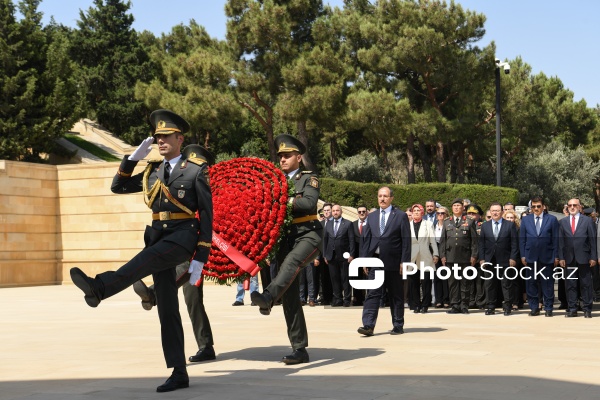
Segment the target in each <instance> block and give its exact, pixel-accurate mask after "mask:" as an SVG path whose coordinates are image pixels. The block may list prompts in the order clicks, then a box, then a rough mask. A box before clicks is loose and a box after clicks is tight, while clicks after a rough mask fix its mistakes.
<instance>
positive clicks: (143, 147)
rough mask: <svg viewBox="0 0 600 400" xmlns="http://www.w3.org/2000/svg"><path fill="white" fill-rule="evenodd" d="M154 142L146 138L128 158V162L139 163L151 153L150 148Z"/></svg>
mask: <svg viewBox="0 0 600 400" xmlns="http://www.w3.org/2000/svg"><path fill="white" fill-rule="evenodd" d="M152 142H154V138H153V137H148V138H146V139H144V141H143V142H142V143H141V144H140V145H139V146H138V147H137V149H135V151H134V152H133V154H132V155H130V156H129V161H140V160H142V159H144V157H146V156H147V155H148V154H150V152H151V151H152V147H151V146H150V145H151V144H152Z"/></svg>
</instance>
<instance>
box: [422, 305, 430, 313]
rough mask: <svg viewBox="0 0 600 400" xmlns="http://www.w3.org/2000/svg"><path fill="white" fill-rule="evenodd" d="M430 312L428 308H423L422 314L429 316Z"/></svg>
mask: <svg viewBox="0 0 600 400" xmlns="http://www.w3.org/2000/svg"><path fill="white" fill-rule="evenodd" d="M428 311H429V309H428V307H423V308H421V314H427V312H428Z"/></svg>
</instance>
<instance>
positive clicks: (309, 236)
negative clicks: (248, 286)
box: [250, 134, 323, 364]
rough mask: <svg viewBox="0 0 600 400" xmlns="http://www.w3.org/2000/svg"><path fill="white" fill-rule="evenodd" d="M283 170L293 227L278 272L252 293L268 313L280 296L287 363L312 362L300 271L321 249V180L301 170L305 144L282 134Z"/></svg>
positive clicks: (279, 139)
mask: <svg viewBox="0 0 600 400" xmlns="http://www.w3.org/2000/svg"><path fill="white" fill-rule="evenodd" d="M275 146H276V147H277V149H278V152H277V154H278V155H279V163H280V166H281V170H282V171H283V172H284V173H285V174H286V176H287V178H288V182H289V184H290V185H291V187H292V189H293V190H294V195H293V197H291V198H290V200H289V201H290V202H291V203H292V205H293V211H292V216H293V218H294V219H293V221H292V226H291V228H290V230H289V232H288V233H287V234H285V236H284V237H283V238H282V240H281V242H280V245H279V251H278V252H277V262H278V265H279V271H278V273H277V276H276V277H275V278H273V280H272V281H271V283H270V284H269V286H267V287H266V289H264V291H263V293H262V294H261V293H259V292H252V293H251V295H250V297H251V299H252V301H253V302H254V303H255V304H257V305H258V306H259V309H260V313H261V314H263V315H269V314H270V313H271V308H272V307H273V303H274V302H275V301H277V300H279V299H280V298H281V299H282V304H283V314H284V315H285V322H286V325H287V330H288V337H289V339H290V343H291V345H292V350H293V352H292V354H290V355H287V356H285V357H283V359H282V361H283V362H284V363H285V364H300V363H305V362H308V361H309V358H308V352H307V351H306V347H307V346H308V332H307V330H306V321H305V319H304V313H303V311H302V304H301V303H300V288H299V280H298V273H299V272H300V270H301V269H302V268H304V267H305V266H306V265H308V264H309V263H310V262H311V261H313V260H314V259H315V258H316V257H317V256H318V255H319V253H320V252H321V246H322V245H321V237H322V231H323V227H322V225H321V224H320V222H319V217H318V215H317V201H318V199H319V180H318V178H317V175H316V174H315V173H314V172H312V171H300V162H301V161H302V154H304V152H305V151H306V147H305V146H304V145H303V144H302V143H301V142H300V141H299V140H298V139H296V138H295V137H293V136H291V135H288V134H281V135H278V136H277V137H276V138H275Z"/></svg>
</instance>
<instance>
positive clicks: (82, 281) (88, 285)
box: [70, 267, 100, 307]
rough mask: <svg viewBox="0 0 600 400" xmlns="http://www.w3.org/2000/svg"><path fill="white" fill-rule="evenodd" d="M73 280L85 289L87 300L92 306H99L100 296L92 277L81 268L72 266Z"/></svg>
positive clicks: (80, 287)
mask: <svg viewBox="0 0 600 400" xmlns="http://www.w3.org/2000/svg"><path fill="white" fill-rule="evenodd" d="M70 273H71V280H72V281H73V283H74V284H75V286H77V287H78V288H79V289H81V290H82V291H83V293H84V294H85V296H84V297H83V298H84V299H85V302H86V303H87V305H88V306H90V307H98V304H100V296H99V295H98V293H97V290H96V287H95V286H96V285H95V282H94V280H93V279H92V278H90V277H89V276H87V275H86V274H85V273H84V272H83V271H82V270H80V269H79V268H77V267H75V268H71V271H70Z"/></svg>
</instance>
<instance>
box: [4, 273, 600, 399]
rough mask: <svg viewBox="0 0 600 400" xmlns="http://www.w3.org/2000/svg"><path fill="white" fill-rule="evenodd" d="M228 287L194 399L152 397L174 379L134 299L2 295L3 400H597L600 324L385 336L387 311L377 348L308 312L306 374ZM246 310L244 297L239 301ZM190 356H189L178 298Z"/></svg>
mask: <svg viewBox="0 0 600 400" xmlns="http://www.w3.org/2000/svg"><path fill="white" fill-rule="evenodd" d="M234 295H235V289H234V288H233V287H226V286H225V287H223V286H207V287H206V288H205V303H206V307H207V310H208V313H209V317H210V319H211V324H212V328H213V333H214V337H215V341H216V344H215V349H216V351H217V360H216V361H211V362H207V363H198V364H190V365H188V372H189V374H190V388H189V389H182V390H177V391H175V392H172V393H163V394H160V393H156V392H155V388H156V386H158V385H160V384H161V383H163V382H164V380H165V379H166V377H167V376H168V375H169V373H170V372H169V370H167V369H166V367H165V364H164V359H163V356H162V350H161V346H160V338H159V332H160V331H159V324H158V317H157V315H156V309H153V310H152V311H150V312H148V311H144V310H143V309H142V308H141V306H140V304H139V300H138V298H137V297H136V295H135V294H134V293H133V290H126V291H125V292H123V293H120V294H118V295H117V296H115V297H113V298H111V299H108V300H106V301H103V302H102V303H101V304H100V306H99V307H98V308H96V309H91V308H89V307H88V306H87V305H86V304H85V302H84V301H83V295H82V293H81V292H80V291H79V290H78V289H77V288H76V287H74V286H73V285H64V286H46V287H29V288H8V289H0V321H1V322H0V359H1V361H2V362H1V363H0V399H30V400H31V399H36V400H54V399H56V400H58V399H60V400H75V399H77V400H92V399H148V398H168V399H236V400H237V399H240V400H241V399H286V398H290V399H292V398H293V399H345V400H346V399H400V398H402V399H529V400H534V399H544V400H549V399H560V400H565V399H579V400H583V399H600V384H599V382H600V372H599V371H600V369H596V368H598V367H600V352H599V351H598V347H599V346H600V315H598V313H594V316H595V318H592V319H584V318H582V317H578V318H571V319H566V318H564V312H562V311H556V312H555V314H556V315H555V317H553V318H545V317H544V316H539V317H529V316H527V312H526V311H520V312H518V313H517V314H516V315H513V316H510V317H505V316H503V315H502V314H497V315H494V316H485V315H483V313H482V312H479V311H476V312H472V313H471V314H470V315H447V314H446V313H445V312H444V311H442V310H433V309H432V310H431V312H430V313H429V314H419V315H415V314H413V313H408V312H407V314H406V318H405V319H406V324H405V332H406V333H405V334H404V335H400V336H392V335H389V334H388V330H389V329H391V322H390V314H389V309H382V310H381V312H380V314H379V321H378V325H377V327H376V334H375V336H373V337H368V338H367V337H362V336H361V335H359V334H357V333H356V329H357V328H358V327H359V326H360V325H361V311H362V309H361V308H359V307H351V308H329V307H314V308H309V307H305V308H304V312H305V315H306V319H307V323H308V331H309V341H310V348H309V349H308V350H309V353H310V359H311V362H310V363H308V364H301V365H298V366H285V365H284V364H282V363H281V362H279V361H280V359H281V357H282V356H284V355H286V354H288V353H289V352H290V347H289V342H288V339H287V335H286V329H285V322H284V318H283V312H282V309H281V307H275V308H274V309H273V313H272V314H271V315H270V316H268V317H265V316H262V315H260V314H259V312H258V309H257V308H256V307H251V306H249V305H246V306H243V307H232V306H231V303H233V301H234V297H235V296H234ZM246 300H247V303H249V296H248V294H247V295H246ZM180 302H181V304H180V306H181V314H182V319H183V321H184V329H185V335H186V354H187V355H188V356H189V355H192V354H195V352H196V350H197V348H196V344H195V341H194V339H193V334H192V331H191V325H190V322H189V318H188V317H187V312H186V309H185V305H184V304H183V297H182V296H181V294H180Z"/></svg>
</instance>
